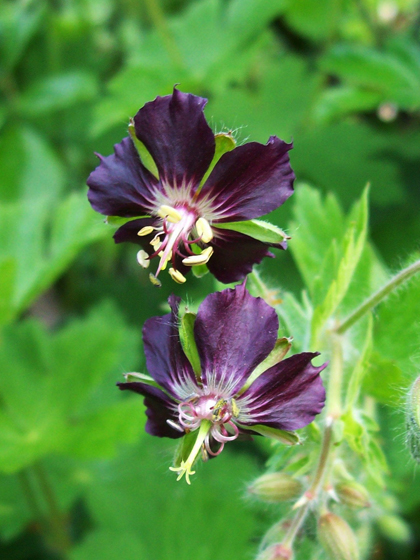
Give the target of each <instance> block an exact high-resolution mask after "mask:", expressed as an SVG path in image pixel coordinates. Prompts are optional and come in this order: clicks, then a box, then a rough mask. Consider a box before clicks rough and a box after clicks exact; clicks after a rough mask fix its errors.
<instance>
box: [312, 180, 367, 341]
mask: <svg viewBox="0 0 420 560" xmlns="http://www.w3.org/2000/svg"><path fill="white" fill-rule="evenodd" d="M367 221H368V189H365V191H364V194H363V196H362V198H361V200H360V202H359V203H357V204H356V205H355V206H354V208H353V211H352V213H351V214H350V220H349V227H348V229H347V232H346V234H345V237H344V240H343V247H342V251H341V255H342V256H341V259H340V261H339V264H338V268H337V270H336V273H335V278H334V279H333V281H332V282H331V284H330V285H329V287H328V292H327V294H326V296H325V299H324V300H323V302H322V303H321V304H320V305H318V306H317V307H316V308H315V310H314V314H313V318H312V341H313V344H314V347H316V346H317V345H318V337H319V335H320V332H321V329H322V328H323V326H324V325H325V323H326V321H327V320H328V319H329V318H330V317H331V316H332V315H333V314H334V313H335V312H336V310H337V308H338V306H339V304H340V303H341V301H342V300H343V298H344V296H345V295H346V293H347V290H348V289H349V286H350V283H351V281H352V278H353V274H354V272H355V270H356V267H357V264H358V262H359V259H360V257H361V255H362V252H363V249H364V247H365V242H366V234H367ZM327 285H328V284H327Z"/></svg>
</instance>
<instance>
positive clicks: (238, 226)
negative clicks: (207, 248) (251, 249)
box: [215, 220, 290, 243]
mask: <svg viewBox="0 0 420 560" xmlns="http://www.w3.org/2000/svg"><path fill="white" fill-rule="evenodd" d="M215 227H218V228H220V229H230V230H232V231H237V232H239V233H243V234H244V235H248V236H249V237H253V238H254V239H257V240H258V241H262V242H263V243H283V241H286V240H287V239H290V236H288V235H287V234H286V233H285V232H284V231H283V230H282V229H280V228H278V227H277V226H274V225H273V224H270V223H269V222H264V221H263V220H247V221H244V222H226V223H223V224H219V223H217V224H215Z"/></svg>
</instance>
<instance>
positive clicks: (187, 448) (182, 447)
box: [173, 430, 198, 467]
mask: <svg viewBox="0 0 420 560" xmlns="http://www.w3.org/2000/svg"><path fill="white" fill-rule="evenodd" d="M197 433H198V432H197V430H194V432H189V433H187V434H185V436H184V437H183V438H182V439H181V441H180V442H179V445H178V446H177V448H176V449H175V455H174V465H173V466H174V467H180V466H181V463H182V462H183V461H184V462H185V461H186V460H187V459H188V457H189V456H190V453H191V451H192V449H193V447H194V443H195V440H196V439H197Z"/></svg>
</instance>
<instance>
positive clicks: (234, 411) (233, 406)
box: [230, 399, 240, 418]
mask: <svg viewBox="0 0 420 560" xmlns="http://www.w3.org/2000/svg"><path fill="white" fill-rule="evenodd" d="M230 408H231V409H232V415H233V416H234V417H235V418H237V417H238V416H239V413H240V409H239V406H238V405H237V404H236V401H235V399H231V401H230Z"/></svg>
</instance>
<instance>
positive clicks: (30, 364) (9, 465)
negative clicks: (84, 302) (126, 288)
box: [0, 307, 143, 473]
mask: <svg viewBox="0 0 420 560" xmlns="http://www.w3.org/2000/svg"><path fill="white" fill-rule="evenodd" d="M133 334H134V333H133V332H131V331H130V330H128V329H127V328H126V327H125V325H124V323H123V322H122V319H121V317H120V316H119V314H118V313H117V312H116V311H115V310H113V309H112V308H110V307H103V308H100V309H97V310H95V311H94V312H92V313H91V315H90V316H89V317H88V318H86V319H85V320H79V321H74V322H72V323H70V324H69V325H67V326H66V327H65V328H64V329H62V330H60V331H58V332H56V333H55V334H54V335H51V334H48V333H47V332H46V331H45V329H44V328H43V327H42V326H41V325H40V324H39V323H38V322H36V321H33V320H32V321H25V322H23V323H21V324H18V325H13V326H8V327H5V328H4V331H3V344H2V345H1V346H0V394H1V406H0V471H3V472H6V473H10V472H15V471H18V470H20V469H22V468H24V467H25V466H27V465H30V464H32V463H33V462H35V461H37V460H39V459H40V458H42V457H44V456H46V455H47V454H50V453H53V452H56V453H62V454H70V455H72V454H75V455H77V456H80V455H81V454H82V455H83V454H88V456H89V457H95V456H96V457H97V456H102V455H103V454H106V455H109V454H111V453H112V452H114V451H115V445H116V444H117V442H120V441H124V440H126V441H132V440H133V439H134V437H138V433H139V431H140V429H141V426H142V423H143V422H142V417H143V415H142V406H141V403H140V402H139V401H138V399H133V400H132V401H131V400H130V402H129V401H128V400H127V402H126V401H124V400H122V401H121V393H120V392H119V391H117V389H116V388H115V385H114V383H112V382H111V380H107V381H106V384H105V387H101V386H102V384H103V381H104V375H105V374H107V373H108V372H110V373H111V374H112V376H113V379H112V381H114V380H115V379H117V372H116V371H115V370H117V371H118V370H120V367H121V365H120V364H121V359H123V360H124V363H129V362H130V360H133V357H134V355H135V349H136V347H137V337H136V336H133ZM119 402H120V403H121V408H119V406H118V404H116V403H119ZM130 418H131V421H130Z"/></svg>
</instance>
